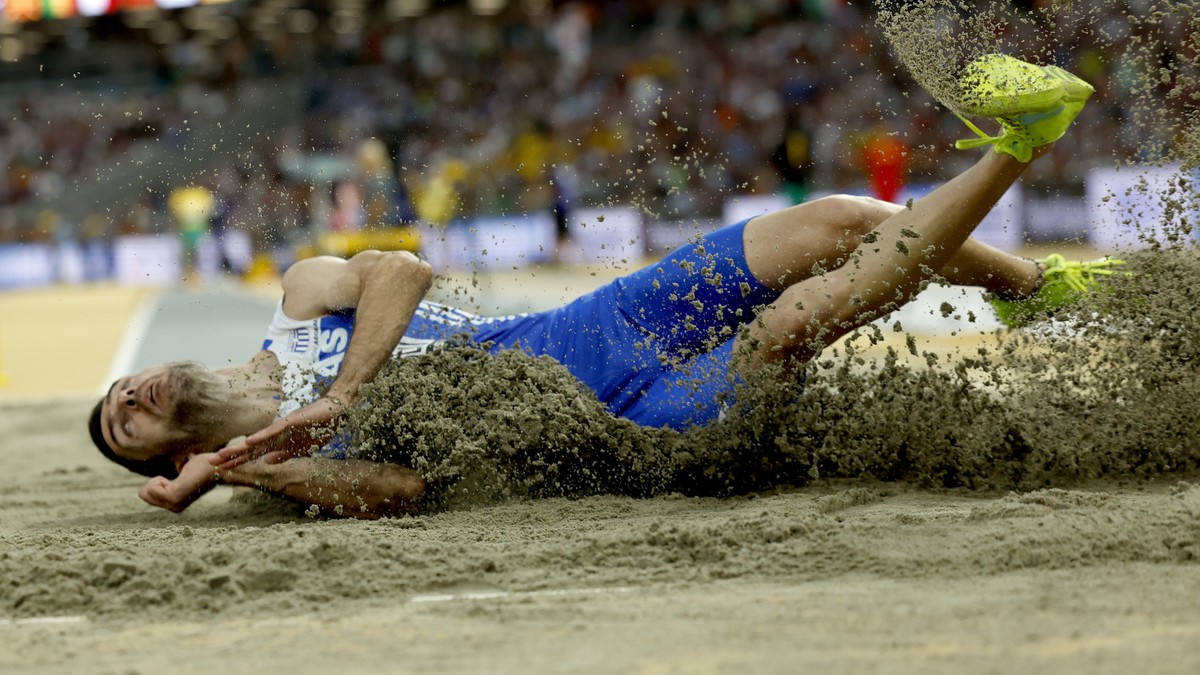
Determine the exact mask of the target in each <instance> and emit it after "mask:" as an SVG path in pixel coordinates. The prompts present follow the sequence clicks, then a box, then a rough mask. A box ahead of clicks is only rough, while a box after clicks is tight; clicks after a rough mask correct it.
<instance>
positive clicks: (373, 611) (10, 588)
mask: <svg viewBox="0 0 1200 675" xmlns="http://www.w3.org/2000/svg"><path fill="white" fill-rule="evenodd" d="M86 407H87V404H86V402H80V401H77V402H61V403H39V404H36V405H25V406H19V405H10V406H7V407H5V409H4V411H3V415H2V416H0V419H2V420H3V421H2V422H0V425H2V428H0V433H2V434H3V437H4V438H5V439H8V440H6V441H5V452H3V453H0V475H2V476H3V478H2V479H0V494H2V495H3V496H2V497H0V512H3V514H4V517H3V519H2V520H0V579H3V584H0V611H2V613H0V634H2V635H3V640H0V645H3V646H0V670H5V671H10V672H85V671H86V672H154V671H158V670H161V669H163V668H168V667H169V668H172V669H173V670H175V671H178V672H201V671H211V670H212V669H214V668H217V669H225V670H229V671H230V672H252V671H255V670H263V671H267V672H283V671H286V672H296V673H301V672H303V673H309V672H311V673H316V672H329V671H333V670H336V671H339V672H432V671H471V672H481V671H487V672H530V671H534V672H563V671H568V672H583V671H586V672H646V673H658V672H731V671H738V672H743V671H749V672H795V671H796V670H798V669H801V668H817V669H821V670H848V671H858V672H862V671H872V672H878V671H887V672H930V671H941V672H964V671H972V672H980V671H984V672H987V671H991V670H997V669H998V670H1002V671H1007V672H1013V671H1018V672H1045V673H1061V672H1149V671H1153V672H1164V673H1175V672H1178V673H1190V672H1195V671H1196V669H1197V668H1198V667H1200V648H1197V647H1196V645H1197V644H1198V643H1197V640H1196V638H1197V636H1198V635H1200V595H1197V594H1196V593H1194V592H1192V589H1194V588H1196V587H1197V584H1198V583H1200V568H1198V567H1197V566H1196V564H1195V562H1196V560H1197V558H1198V557H1200V485H1197V484H1195V482H1187V481H1184V480H1182V479H1181V478H1180V477H1179V476H1173V477H1170V478H1164V479H1160V480H1124V481H1118V480H1113V481H1108V482H1103V483H1098V484H1089V485H1086V486H1077V487H1073V488H1070V489H1047V490H1035V491H1030V492H1024V493H1020V494H1018V493H1007V492H980V491H974V492H966V491H957V490H930V489H927V488H923V489H916V488H914V487H911V486H908V485H905V484H902V483H881V482H873V481H854V482H849V481H822V482H819V483H817V484H815V485H813V486H810V487H807V488H803V489H781V490H777V491H772V492H769V493H764V494H760V495H755V496H744V497H736V498H730V499H709V498H687V497H682V496H679V495H665V496H660V497H655V498H650V499H631V498H626V497H611V496H598V497H590V498H585V499H577V500H569V499H546V500H533V501H529V500H522V501H516V502H511V503H502V504H497V505H493V506H487V507H480V508H475V509H465V510H455V511H449V512H445V513H438V514H432V515H426V516H420V517H414V518H401V519H394V520H383V521H377V522H353V521H323V520H314V519H310V518H307V517H305V516H304V515H303V514H302V513H301V512H300V511H299V510H298V509H295V508H293V507H290V506H288V505H285V504H282V503H279V502H275V501H268V500H264V499H259V498H251V499H245V498H240V497H239V498H234V499H231V497H230V493H229V492H228V491H218V492H216V493H214V494H212V495H209V496H208V497H206V498H205V499H203V500H202V501H201V502H200V503H198V504H196V505H195V506H193V507H192V509H190V510H189V511H187V512H186V513H184V514H182V515H179V516H176V515H172V514H169V513H165V512H158V511H155V510H153V509H151V508H150V507H148V506H145V505H143V504H141V503H140V502H139V501H138V500H137V497H136V494H135V492H136V488H137V486H138V485H139V482H140V481H139V479H137V478H136V477H133V476H131V475H128V474H125V473H123V472H122V471H120V470H119V469H117V468H115V467H112V466H108V465H106V464H105V463H104V462H103V460H102V459H101V458H100V457H99V456H97V455H95V454H94V453H91V452H88V451H86V447H87V444H86V441H87V439H86V437H85V435H84V432H83V430H82V428H81V425H79V424H78V420H79V419H81V418H82V416H83V415H84V413H85V412H86ZM14 438H19V439H22V440H21V444H20V447H16V446H14V444H13V443H12V440H11V439H14Z"/></svg>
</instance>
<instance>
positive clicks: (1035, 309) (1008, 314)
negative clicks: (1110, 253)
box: [990, 253, 1125, 328]
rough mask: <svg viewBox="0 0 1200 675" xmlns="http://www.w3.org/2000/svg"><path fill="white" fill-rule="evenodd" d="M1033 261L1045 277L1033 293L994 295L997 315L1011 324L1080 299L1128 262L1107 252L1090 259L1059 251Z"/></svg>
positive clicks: (1011, 326) (1011, 325)
mask: <svg viewBox="0 0 1200 675" xmlns="http://www.w3.org/2000/svg"><path fill="white" fill-rule="evenodd" d="M1033 262H1034V264H1036V265H1037V266H1038V270H1039V271H1040V273H1041V275H1040V276H1041V281H1040V283H1038V284H1037V286H1036V289H1035V290H1034V291H1033V292H1032V293H1029V294H1027V295H1016V296H1008V297H1000V296H993V297H992V298H990V300H991V303H992V306H993V307H995V309H996V315H997V316H998V317H999V318H1000V321H1001V322H1003V323H1004V325H1006V326H1008V327H1010V328H1017V327H1020V326H1024V325H1026V324H1028V323H1030V322H1032V321H1034V320H1036V319H1038V318H1039V317H1042V316H1046V315H1047V314H1049V313H1050V312H1052V311H1054V310H1056V309H1058V308H1060V307H1063V306H1065V305H1068V304H1070V303H1072V302H1076V301H1078V300H1079V299H1081V298H1083V297H1084V296H1086V295H1087V294H1089V293H1091V292H1093V291H1095V290H1097V288H1098V287H1099V286H1100V284H1101V283H1102V281H1103V280H1104V279H1106V278H1107V277H1109V276H1112V274H1113V273H1114V270H1113V269H1112V268H1113V267H1116V266H1118V265H1124V264H1125V261H1124V260H1118V259H1116V258H1111V257H1107V256H1106V257H1104V258H1100V259H1099V260H1092V261H1090V262H1080V261H1068V260H1067V259H1066V258H1064V257H1063V256H1061V255H1059V254H1057V253H1052V254H1050V255H1048V256H1046V257H1045V258H1043V259H1042V260H1035V261H1033Z"/></svg>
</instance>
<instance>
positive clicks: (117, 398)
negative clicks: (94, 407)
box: [100, 361, 220, 460]
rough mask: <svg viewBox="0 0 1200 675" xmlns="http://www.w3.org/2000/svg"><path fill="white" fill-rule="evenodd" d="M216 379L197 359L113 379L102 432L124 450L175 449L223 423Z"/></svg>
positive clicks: (141, 455) (134, 453)
mask: <svg viewBox="0 0 1200 675" xmlns="http://www.w3.org/2000/svg"><path fill="white" fill-rule="evenodd" d="M217 386H218V383H217V380H216V378H215V377H214V376H213V374H212V373H211V372H210V371H209V370H208V369H207V368H205V367H204V366H202V365H200V364H199V363H196V362H192V361H181V362H177V363H168V364H164V365H161V366H151V367H150V368H146V369H145V370H143V371H141V372H138V373H134V374H133V375H129V376H126V377H123V378H121V379H119V380H117V381H116V382H114V383H113V386H112V388H110V389H109V391H108V394H106V395H105V397H104V401H103V403H102V405H101V409H100V422H101V425H100V426H101V433H102V434H103V435H104V440H105V441H106V442H107V443H108V444H109V446H110V447H111V448H112V449H113V451H114V452H116V453H117V454H118V455H120V456H122V457H125V458H127V459H136V460H145V459H150V458H151V457H157V456H159V455H165V454H172V453H174V452H176V451H177V450H179V449H180V448H181V447H184V446H186V445H187V443H188V442H189V441H192V440H199V439H201V438H203V435H204V434H205V433H207V432H208V431H210V430H211V428H212V427H213V426H214V425H216V424H218V423H219V415H220V413H219V410H218V409H217V406H216V403H217V399H216V393H217V391H216V388H217Z"/></svg>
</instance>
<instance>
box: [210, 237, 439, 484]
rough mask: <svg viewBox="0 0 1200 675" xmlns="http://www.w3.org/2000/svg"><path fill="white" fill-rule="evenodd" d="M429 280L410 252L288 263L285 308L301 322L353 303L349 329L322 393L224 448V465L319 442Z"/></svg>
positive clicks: (370, 374)
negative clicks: (334, 373) (330, 381)
mask: <svg viewBox="0 0 1200 675" xmlns="http://www.w3.org/2000/svg"><path fill="white" fill-rule="evenodd" d="M432 283H433V271H432V269H430V267H429V265H428V264H426V263H425V262H423V261H421V260H419V259H418V258H417V257H416V256H414V255H412V254H411V253H407V252H388V253H384V252H380V251H364V252H362V253H359V254H358V255H356V256H354V257H353V258H351V259H349V260H341V259H339V258H331V257H319V258H310V259H308V260H303V261H300V262H298V263H296V264H295V265H293V266H292V267H291V269H289V270H288V272H287V274H285V275H284V278H283V291H284V298H283V311H284V313H285V314H287V315H288V316H290V317H291V318H293V319H300V320H304V319H312V318H316V317H319V316H322V315H324V314H328V313H329V312H333V311H337V310H341V309H348V308H355V321H354V324H355V325H354V334H353V335H352V336H351V337H350V344H349V345H348V346H347V348H346V354H345V357H344V359H343V361H342V365H341V369H340V370H339V371H338V376H337V378H336V379H335V380H334V381H333V384H332V385H330V387H329V391H327V392H326V393H325V395H324V396H323V397H321V398H319V399H317V400H316V401H314V402H313V403H310V404H309V405H306V406H304V407H302V408H300V409H299V410H297V411H295V412H293V413H291V414H290V415H288V416H286V417H284V418H283V419H280V420H277V421H276V422H274V423H273V424H271V425H270V426H267V427H266V428H264V429H262V430H261V431H258V432H256V433H253V434H251V435H249V436H248V437H246V439H245V440H244V441H243V442H242V443H239V444H236V445H233V446H229V447H226V448H224V449H222V450H221V451H220V452H219V455H218V456H219V458H220V461H221V466H222V467H223V468H232V467H234V466H237V465H238V464H241V463H243V462H247V461H249V460H251V459H254V458H255V457H267V458H268V459H269V460H273V461H281V460H283V459H286V458H288V457H295V456H299V455H305V454H308V453H309V451H310V450H311V449H312V448H314V447H319V446H320V445H322V444H323V442H324V441H325V440H327V438H328V435H329V434H330V433H331V430H332V426H333V421H334V420H335V418H336V417H337V416H338V415H339V414H341V411H342V409H343V408H344V407H346V406H347V405H350V404H351V403H353V402H354V400H355V399H356V398H357V397H358V389H359V387H361V386H362V385H363V384H365V383H367V382H370V381H371V379H372V378H374V377H375V375H376V374H378V373H379V370H380V369H381V368H382V367H383V364H385V363H386V362H387V360H388V359H389V358H390V357H391V355H392V350H394V349H395V347H396V345H397V344H398V343H399V342H400V338H402V337H404V333H405V331H406V330H408V324H409V322H410V321H411V320H412V317H413V314H414V313H415V312H416V311H417V306H418V305H419V304H420V302H421V299H422V298H423V297H425V293H427V292H428V291H429V287H430V286H431V285H432Z"/></svg>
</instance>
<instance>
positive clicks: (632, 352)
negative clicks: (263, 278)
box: [89, 55, 1112, 517]
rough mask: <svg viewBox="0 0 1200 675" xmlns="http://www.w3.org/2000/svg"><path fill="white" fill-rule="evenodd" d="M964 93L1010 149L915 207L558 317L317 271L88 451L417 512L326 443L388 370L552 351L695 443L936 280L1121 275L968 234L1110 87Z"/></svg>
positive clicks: (658, 277)
mask: <svg viewBox="0 0 1200 675" xmlns="http://www.w3.org/2000/svg"><path fill="white" fill-rule="evenodd" d="M960 84H961V89H962V97H963V98H964V102H963V103H962V104H961V106H962V108H963V111H964V112H966V113H968V114H972V115H976V116H981V117H992V118H995V119H996V120H997V121H998V122H999V123H1000V126H1001V127H1002V133H1001V134H1000V135H998V136H994V137H989V136H986V135H985V134H983V133H982V132H979V131H978V129H977V128H976V127H975V126H974V125H970V123H968V125H970V126H971V128H972V129H973V130H975V131H976V132H977V133H979V135H980V136H981V137H983V138H982V140H972V141H969V142H960V147H962V146H973V145H982V144H991V145H992V146H993V149H994V152H989V153H987V155H986V156H984V157H983V158H982V159H980V160H979V162H978V163H976V164H975V165H974V166H973V167H971V168H970V169H968V170H967V171H966V172H964V173H963V174H961V175H959V176H958V177H956V178H954V179H953V180H951V181H949V182H948V183H946V184H945V185H943V186H941V187H939V188H938V189H937V190H935V191H934V192H932V193H930V194H929V195H927V196H926V197H924V198H922V199H921V200H919V201H917V202H915V203H913V204H912V205H911V207H908V208H906V207H903V206H897V205H894V204H889V203H886V202H881V201H877V200H873V199H866V198H856V197H844V196H842V197H829V198H824V199H819V200H816V201H813V202H810V203H807V204H802V205H799V206H795V207H792V208H789V209H786V210H783V211H780V212H777V213H772V214H768V215H763V216H759V217H757V218H752V219H750V220H748V221H745V222H741V223H737V224H734V225H730V226H728V227H725V228H723V229H721V230H718V231H716V232H713V233H711V234H708V235H706V236H704V237H702V238H701V239H700V240H699V241H698V243H696V244H694V245H689V246H685V247H683V248H681V249H679V250H677V251H675V252H674V253H672V254H671V255H669V256H667V257H666V258H665V259H663V260H662V261H660V262H657V263H654V264H652V265H650V266H649V267H646V268H644V269H642V270H640V271H637V272H634V273H632V274H630V275H629V276H626V277H623V278H621V279H617V280H616V281H614V282H612V283H611V284H608V285H606V286H604V287H602V288H600V289H598V290H596V291H594V292H592V293H589V294H587V295H585V296H583V297H581V298H579V299H577V300H575V301H573V302H571V303H569V304H567V305H565V306H563V307H560V308H558V309H554V310H550V311H546V312H540V313H535V314H527V315H518V316H509V317H502V318H483V317H477V316H472V315H469V314H466V313H464V312H461V311H459V310H456V309H452V308H449V307H444V306H441V305H436V304H434V303H430V302H425V301H423V300H422V298H423V296H424V295H425V293H426V292H427V291H428V290H429V288H430V285H431V281H432V278H433V274H432V272H431V270H430V268H429V266H428V265H426V264H425V263H424V262H422V261H420V260H418V259H417V258H416V257H415V256H413V255H410V254H407V253H380V252H377V251H372V252H365V253H360V254H358V255H356V256H354V257H353V258H351V259H349V260H341V259H336V258H329V257H318V258H312V259H309V260H303V261H301V262H298V263H296V264H295V265H293V266H292V267H291V268H290V269H288V271H287V272H286V273H285V275H284V277H283V291H284V295H283V298H282V300H281V301H280V303H279V306H278V308H277V309H276V312H275V316H274V319H273V320H272V322H271V325H270V327H269V328H268V329H267V337H266V340H265V341H264V343H263V347H262V350H261V351H259V352H258V353H257V354H256V355H255V356H254V357H253V358H252V359H251V360H250V362H249V363H246V364H244V365H240V366H235V367H230V368H222V369H219V370H208V369H206V368H204V367H203V366H200V365H198V364H194V363H175V364H167V365H162V366H155V367H151V368H147V369H146V370H143V371H141V372H139V373H135V374H133V375H130V376H127V377H123V378H121V379H119V380H118V381H117V382H115V383H114V384H113V386H112V388H111V389H110V391H109V392H108V394H107V395H106V396H104V398H103V399H102V400H101V401H100V403H99V404H97V406H96V408H95V410H94V411H93V414H92V417H91V419H90V423H89V428H90V431H91V434H92V438H93V440H94V441H95V443H96V445H97V446H98V447H99V448H100V450H101V452H102V453H104V454H105V456H107V457H109V458H110V459H112V460H114V461H116V462H117V463H119V464H121V465H123V466H125V467H127V468H129V469H131V470H133V471H136V472H138V473H142V474H144V475H147V476H152V477H153V478H152V479H151V480H150V481H149V482H148V483H147V484H146V485H145V486H144V487H143V488H142V489H141V491H140V493H139V494H140V496H141V498H142V499H143V500H145V501H146V502H148V503H150V504H152V505H155V506H159V507H162V508H166V509H170V510H172V511H181V510H183V509H184V508H186V507H187V505H188V504H190V503H191V502H192V501H194V500H195V499H196V498H197V497H199V496H200V495H201V494H203V493H204V492H206V491H207V490H208V489H209V488H211V487H212V486H213V485H215V484H216V483H217V482H224V483H226V484H231V485H242V486H250V487H254V488H258V489H261V490H264V491H267V492H271V493H275V494H278V495H282V496H285V497H287V498H290V499H293V500H295V501H298V502H301V503H307V504H311V505H316V506H317V507H319V508H320V509H321V510H322V511H324V512H326V513H331V512H332V513H339V514H343V515H349V516H355V517H378V516H385V515H390V514H398V513H405V512H411V511H414V510H416V509H418V508H419V507H420V504H421V499H422V494H423V491H424V487H425V484H424V481H423V480H422V478H421V476H419V475H418V474H417V473H416V472H415V471H413V470H411V469H409V468H406V467H403V466H398V465H395V464H384V463H375V462H368V461H364V460H359V459H353V458H346V457H345V452H344V448H342V449H339V448H337V447H336V446H337V443H336V442H333V443H327V442H328V441H330V437H331V434H332V432H331V429H332V427H333V425H334V423H335V422H336V420H337V418H338V416H339V414H340V412H341V411H342V410H343V409H344V408H346V407H347V406H352V405H354V403H355V400H356V397H357V395H358V391H359V387H360V386H362V385H363V384H364V383H366V382H369V381H370V380H371V379H372V378H373V377H374V376H375V375H376V374H377V373H378V372H379V370H380V369H381V368H382V366H383V365H384V364H385V363H386V362H387V360H388V359H390V358H393V357H405V356H412V355H419V354H422V353H425V352H426V351H428V350H430V349H432V348H433V347H435V346H436V345H438V344H440V343H442V342H443V341H445V340H447V339H449V338H451V337H453V336H458V335H463V336H465V337H466V338H467V339H469V340H473V341H475V342H477V343H481V344H482V343H490V344H491V345H492V346H491V347H489V348H490V349H493V350H498V349H509V348H519V349H523V350H525V351H526V352H528V353H531V354H534V355H547V356H550V357H552V358H554V359H556V360H557V361H559V362H561V363H562V364H563V365H564V366H566V368H567V369H568V370H569V371H570V372H571V373H572V374H573V375H574V376H575V377H577V378H579V380H581V381H582V382H583V383H584V384H585V385H587V387H589V388H590V389H591V390H592V391H593V392H595V394H596V396H597V397H598V398H599V399H600V401H602V402H603V403H604V404H605V405H606V406H607V408H608V410H609V411H610V412H612V413H613V414H614V415H619V416H623V417H626V418H628V419H630V420H632V421H634V422H636V423H638V424H642V425H649V426H662V425H668V426H671V427H675V428H683V427H687V426H689V425H693V424H704V423H706V422H709V421H710V420H712V419H714V418H715V417H716V416H717V415H718V413H719V403H718V402H719V400H720V399H721V398H722V397H723V396H724V395H725V393H727V391H728V390H729V389H730V387H731V383H732V381H733V380H734V378H733V377H732V376H730V374H731V373H732V374H738V373H741V374H745V373H748V372H750V371H752V370H754V369H757V368H761V367H763V366H766V365H771V364H775V365H779V366H782V367H783V369H784V372H792V373H794V372H797V370H798V366H799V365H801V364H803V363H804V362H806V361H807V360H809V359H811V358H812V357H813V356H815V355H816V354H817V353H819V352H820V350H821V349H822V348H823V347H824V346H826V345H828V344H830V343H832V342H834V341H835V340H837V339H838V338H839V337H841V336H844V335H845V334H846V333H847V332H849V331H850V330H852V329H853V328H855V327H857V326H860V325H862V324H864V323H865V322H867V321H869V320H871V319H873V318H875V317H877V316H879V315H881V314H882V313H885V312H887V311H890V309H892V308H894V307H895V306H898V305H900V304H903V303H904V302H906V301H907V300H908V299H909V298H911V297H912V296H913V295H914V294H915V293H916V292H917V291H918V290H919V288H920V284H921V282H922V281H923V280H926V279H928V278H929V277H930V275H931V274H933V273H934V271H936V272H937V273H938V274H940V275H941V276H943V277H944V278H946V279H947V280H948V281H950V282H951V283H956V284H963V285H974V286H983V287H984V288H986V289H987V290H988V291H990V292H991V293H992V294H994V295H996V296H999V297H1001V298H1007V299H1009V301H1010V305H1009V306H1010V309H1011V307H1013V306H1017V307H1020V306H1022V305H1028V306H1036V305H1037V304H1039V303H1044V302H1045V301H1047V299H1048V298H1050V297H1051V296H1054V295H1055V294H1058V293H1059V291H1061V289H1062V288H1063V287H1074V288H1077V289H1078V288H1085V287H1086V285H1087V284H1088V283H1091V282H1092V281H1093V280H1094V278H1095V276H1096V275H1100V274H1105V273H1107V270H1105V269H1103V267H1105V266H1106V265H1108V264H1111V262H1112V261H1108V262H1102V263H1098V264H1079V263H1076V264H1067V263H1065V262H1064V261H1063V260H1062V258H1061V256H1054V257H1052V259H1048V261H1038V262H1035V261H1031V260H1027V259H1022V258H1017V257H1015V256H1011V255H1008V254H1006V253H1002V252H1000V251H998V250H995V249H993V248H990V247H988V246H986V245H984V244H982V243H980V242H978V241H976V240H973V239H970V238H968V237H969V235H970V233H971V231H972V229H973V228H974V227H975V226H976V225H978V223H979V222H980V220H981V219H982V218H983V217H984V215H985V214H986V213H987V212H988V210H989V209H991V208H992V206H993V205H994V204H995V203H996V201H997V200H998V199H999V198H1000V196H1001V195H1003V194H1004V192H1005V191H1006V190H1007V189H1008V188H1009V187H1010V186H1011V185H1012V183H1013V182H1014V181H1015V180H1016V179H1017V178H1018V176H1019V175H1020V174H1021V172H1022V171H1023V170H1024V168H1025V167H1026V165H1027V163H1028V162H1030V161H1031V160H1032V159H1033V158H1034V157H1035V156H1038V155H1040V154H1042V153H1044V152H1045V150H1046V149H1047V148H1048V146H1049V144H1050V143H1052V142H1054V141H1055V140H1057V139H1058V138H1059V137H1061V136H1062V135H1063V134H1064V133H1065V131H1066V129H1067V127H1068V126H1069V125H1070V123H1071V122H1072V120H1074V118H1075V116H1076V115H1078V113H1079V111H1080V110H1081V109H1082V108H1083V105H1084V103H1085V102H1086V100H1087V99H1088V97H1089V96H1090V95H1091V93H1092V87H1091V86H1089V85H1088V84H1087V83H1085V82H1083V81H1082V80H1080V79H1079V78H1076V77H1075V76H1073V75H1071V74H1069V73H1067V72H1065V71H1062V70H1061V69H1058V68H1054V67H1038V66H1033V65H1030V64H1027V63H1024V62H1021V61H1018V60H1016V59H1012V58H1010V57H1006V56H1000V55H991V56H986V57H983V58H980V59H978V60H976V61H974V62H973V63H971V64H970V65H968V66H967V68H966V69H965V70H964V73H963V76H962V78H961V80H960ZM821 270H830V271H828V272H824V273H819V272H821ZM1014 302H1015V303H1016V304H1015V305H1013V304H1012V303H1014ZM1010 314H1011V312H1010ZM684 383H686V384H687V386H679V385H682V384H684ZM326 386H327V388H325V390H324V393H323V394H318V389H320V388H323V387H326ZM239 437H244V438H241V439H240V440H234V439H238V438H239ZM314 438H316V439H319V440H318V442H317V443H314V442H313V440H314ZM322 444H325V445H324V447H322V448H321V449H320V450H318V451H316V452H313V451H312V449H313V448H314V447H315V446H320V445H322Z"/></svg>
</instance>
